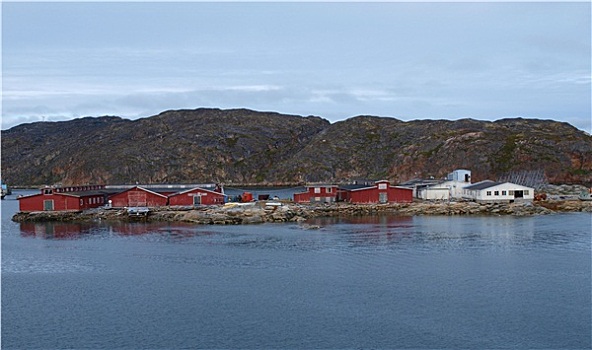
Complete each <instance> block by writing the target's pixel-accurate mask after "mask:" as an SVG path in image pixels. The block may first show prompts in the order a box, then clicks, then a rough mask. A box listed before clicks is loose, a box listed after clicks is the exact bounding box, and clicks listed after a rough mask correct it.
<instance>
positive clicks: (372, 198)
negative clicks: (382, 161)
mask: <svg viewBox="0 0 592 350" xmlns="http://www.w3.org/2000/svg"><path fill="white" fill-rule="evenodd" d="M381 192H386V193H387V201H388V202H389V203H407V202H412V201H413V190H412V189H406V188H400V187H392V186H389V187H388V189H386V190H379V189H378V186H374V187H372V188H368V189H362V190H357V191H350V193H349V194H348V195H346V196H345V198H347V200H349V201H351V202H352V203H380V202H379V199H380V195H379V193H381Z"/></svg>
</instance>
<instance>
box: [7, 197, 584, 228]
mask: <svg viewBox="0 0 592 350" xmlns="http://www.w3.org/2000/svg"><path fill="white" fill-rule="evenodd" d="M560 212H588V213H592V202H586V201H579V200H551V201H535V202H524V203H476V202H468V201H460V202H427V201H415V202H413V203H400V204H368V205H360V204H346V203H337V204H330V205H326V204H320V205H301V204H295V203H282V205H268V203H266V202H257V203H249V205H236V206H215V207H214V206H208V207H205V206H204V207H200V208H192V207H185V208H179V207H160V208H150V211H149V212H148V213H146V215H144V216H135V215H130V214H129V213H128V211H127V210H126V209H123V208H110V209H105V208H98V209H91V210H85V211H82V212H30V213H23V212H19V213H17V214H15V215H14V216H13V218H12V220H13V221H16V222H43V221H59V222H92V221H138V220H139V221H145V222H187V223H195V224H202V225H240V224H258V223H265V222H301V221H306V220H307V219H311V218H317V217H336V216H343V217H348V216H366V215H387V214H388V215H400V216H415V215H512V216H531V215H544V214H553V213H560Z"/></svg>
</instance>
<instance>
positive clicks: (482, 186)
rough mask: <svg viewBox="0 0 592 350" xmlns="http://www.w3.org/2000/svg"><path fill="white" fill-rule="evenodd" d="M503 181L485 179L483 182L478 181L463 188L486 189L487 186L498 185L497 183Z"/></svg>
mask: <svg viewBox="0 0 592 350" xmlns="http://www.w3.org/2000/svg"><path fill="white" fill-rule="evenodd" d="M502 183H503V182H495V181H491V180H484V181H481V182H477V183H476V184H474V185H471V186H466V187H463V189H465V190H471V191H472V190H484V189H486V188H490V187H493V186H497V185H500V184H502Z"/></svg>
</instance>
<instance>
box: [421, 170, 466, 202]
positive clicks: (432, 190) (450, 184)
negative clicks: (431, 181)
mask: <svg viewBox="0 0 592 350" xmlns="http://www.w3.org/2000/svg"><path fill="white" fill-rule="evenodd" d="M470 184H471V171H470V170H465V169H457V170H455V171H453V172H451V173H450V174H448V176H446V181H444V182H441V183H439V184H435V185H431V186H427V187H424V188H419V189H418V190H417V197H418V198H421V199H427V200H448V199H450V198H462V197H463V188H465V187H466V186H469V185H470Z"/></svg>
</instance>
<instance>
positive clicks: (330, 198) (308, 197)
mask: <svg viewBox="0 0 592 350" xmlns="http://www.w3.org/2000/svg"><path fill="white" fill-rule="evenodd" d="M337 190H338V186H337V185H310V186H306V192H300V193H294V202H296V203H333V202H335V201H336V200H337Z"/></svg>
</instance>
